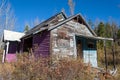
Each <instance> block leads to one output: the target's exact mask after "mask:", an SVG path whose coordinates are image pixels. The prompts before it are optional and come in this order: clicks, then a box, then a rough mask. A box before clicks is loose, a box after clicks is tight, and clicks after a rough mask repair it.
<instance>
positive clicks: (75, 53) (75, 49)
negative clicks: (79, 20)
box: [74, 34, 78, 59]
mask: <svg viewBox="0 0 120 80" xmlns="http://www.w3.org/2000/svg"><path fill="white" fill-rule="evenodd" d="M74 56H75V58H76V59H77V57H78V56H77V47H76V36H75V34H74Z"/></svg>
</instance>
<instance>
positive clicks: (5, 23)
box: [0, 0, 16, 43]
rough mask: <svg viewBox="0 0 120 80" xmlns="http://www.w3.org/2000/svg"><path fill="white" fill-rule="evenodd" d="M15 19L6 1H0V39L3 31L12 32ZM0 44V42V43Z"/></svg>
mask: <svg viewBox="0 0 120 80" xmlns="http://www.w3.org/2000/svg"><path fill="white" fill-rule="evenodd" d="M15 23H16V17H15V15H14V11H13V9H12V8H11V5H10V3H9V2H8V0H1V1H0V39H2V34H3V31H4V29H7V30H13V29H14V28H15ZM0 43H1V42H0Z"/></svg>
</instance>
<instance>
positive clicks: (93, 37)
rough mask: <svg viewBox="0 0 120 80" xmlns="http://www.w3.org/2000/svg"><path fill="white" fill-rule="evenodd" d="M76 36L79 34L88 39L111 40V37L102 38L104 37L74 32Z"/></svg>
mask: <svg viewBox="0 0 120 80" xmlns="http://www.w3.org/2000/svg"><path fill="white" fill-rule="evenodd" d="M75 35H76V36H80V37H85V38H89V39H95V40H107V41H113V40H114V39H113V38H104V37H96V36H87V35H83V34H77V33H76V34H75Z"/></svg>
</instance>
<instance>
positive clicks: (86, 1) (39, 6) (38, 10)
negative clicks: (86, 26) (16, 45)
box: [9, 0, 120, 31]
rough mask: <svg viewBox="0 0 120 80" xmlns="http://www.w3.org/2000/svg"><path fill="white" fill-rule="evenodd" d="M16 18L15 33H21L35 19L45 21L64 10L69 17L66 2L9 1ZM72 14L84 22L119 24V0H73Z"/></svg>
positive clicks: (59, 0) (62, 0) (57, 0)
mask: <svg viewBox="0 0 120 80" xmlns="http://www.w3.org/2000/svg"><path fill="white" fill-rule="evenodd" d="M9 2H10V3H11V5H12V8H13V9H14V13H15V15H16V18H17V23H16V27H17V29H16V30H17V31H23V30H24V26H25V24H26V23H27V22H28V23H31V21H33V20H34V19H35V18H37V17H38V18H39V20H40V21H43V20H46V19H48V18H49V17H51V16H52V15H54V14H56V13H58V12H60V11H61V10H62V8H64V9H65V12H66V14H67V15H68V16H69V15H70V11H69V7H68V0H9ZM74 2H75V11H74V13H75V14H77V13H81V14H82V15H83V17H85V19H86V20H88V19H91V20H92V21H93V22H95V21H96V20H100V21H105V22H106V21H108V20H109V19H112V20H114V21H115V22H116V23H117V24H120V0H74Z"/></svg>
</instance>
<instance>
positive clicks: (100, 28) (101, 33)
mask: <svg viewBox="0 0 120 80" xmlns="http://www.w3.org/2000/svg"><path fill="white" fill-rule="evenodd" d="M97 35H98V36H101V37H105V25H104V23H103V22H100V23H99V24H98V29H97Z"/></svg>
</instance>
